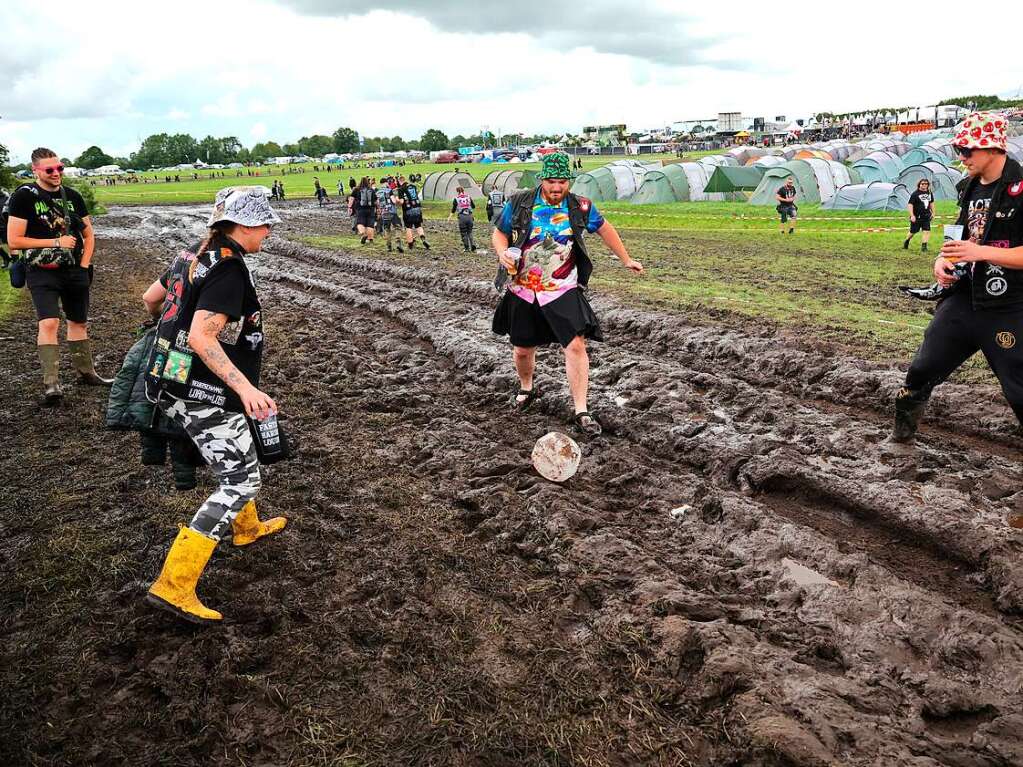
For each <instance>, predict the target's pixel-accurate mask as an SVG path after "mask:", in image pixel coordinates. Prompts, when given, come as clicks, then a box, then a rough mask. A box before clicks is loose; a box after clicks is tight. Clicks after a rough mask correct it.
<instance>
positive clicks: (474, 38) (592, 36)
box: [0, 0, 1023, 161]
mask: <svg viewBox="0 0 1023 767" xmlns="http://www.w3.org/2000/svg"><path fill="white" fill-rule="evenodd" d="M696 5H697V4H696V3H683V2H663V1H659V2H632V3H623V2H621V1H620V0H587V1H586V2H584V3H571V4H564V5H561V6H559V5H558V4H557V3H556V2H552V0H543V2H541V1H540V0H515V1H514V2H508V0H503V1H502V2H488V1H487V0H480V1H479V2H475V3H474V2H466V1H465V0H461V1H460V2H449V1H448V0H434V1H433V2H418V1H416V0H394V1H393V2H391V3H386V4H377V3H376V2H374V0H360V1H359V2H349V1H348V0H245V1H244V2H242V1H241V0H218V1H217V2H211V1H210V0H201V1H200V0H177V1H176V2H174V3H171V4H167V3H159V4H150V3H140V2H137V1H136V2H131V3H127V2H123V3H122V2H103V1H102V0H97V1H96V2H92V3H83V2H81V0H74V2H71V1H68V0H47V2H45V3H36V4H32V3H14V2H2V3H0V30H3V43H2V44H0V78H2V80H3V86H2V87H0V116H2V119H0V143H3V144H5V145H7V146H8V147H9V148H10V149H11V152H12V156H13V159H14V160H15V161H24V160H26V159H27V155H28V153H29V152H30V151H31V149H32V148H33V147H35V146H39V145H45V146H50V147H51V148H53V149H55V150H56V151H58V152H59V153H60V154H62V155H64V156H70V157H72V158H73V157H74V156H76V155H77V154H78V153H80V152H81V150H82V149H84V148H86V147H87V146H89V145H91V144H98V145H99V146H101V147H102V148H103V149H104V150H105V151H106V152H107V153H108V154H112V155H120V156H127V155H128V154H129V153H130V152H131V151H133V150H135V149H137V147H138V145H139V143H140V140H141V139H142V138H144V137H145V136H148V135H150V134H152V133H159V132H169V133H178V132H184V133H190V134H192V135H193V136H195V137H197V138H202V137H203V136H205V135H207V134H212V135H214V136H226V135H234V136H237V137H238V138H239V139H240V140H241V141H242V143H243V144H245V145H246V146H252V144H254V143H255V142H257V141H262V140H267V139H273V140H276V141H278V142H281V143H284V142H290V141H294V140H296V139H298V138H299V137H300V136H303V135H311V134H313V133H325V134H330V133H332V132H333V131H334V130H335V129H336V128H337V127H339V126H341V125H347V126H350V127H352V128H355V129H356V130H357V131H359V132H360V133H362V134H363V135H388V136H393V135H401V136H403V137H405V138H407V139H412V138H418V137H419V136H420V135H421V134H422V132H423V131H424V130H426V129H427V128H434V127H435V128H440V129H441V130H443V131H445V132H446V133H447V134H448V135H455V134H458V133H461V134H465V135H470V134H472V133H476V132H477V131H478V130H479V129H480V128H481V127H483V126H488V127H489V128H490V129H491V130H493V131H495V132H497V131H501V132H517V131H523V132H526V133H538V132H542V133H555V132H563V131H572V132H579V131H580V130H581V128H582V127H583V126H584V125H590V124H607V123H625V124H627V125H628V126H629V129H630V130H641V131H645V130H648V129H650V128H654V127H658V126H665V125H667V124H670V123H671V122H674V121H676V120H684V119H695V118H706V117H712V116H715V115H716V114H717V113H718V112H723V111H741V112H742V113H743V114H744V115H746V116H747V117H754V116H764V117H768V118H769V119H770V118H773V117H774V116H775V115H785V116H786V117H788V118H790V119H791V118H793V117H802V116H807V115H809V114H811V113H813V112H816V111H822V110H827V111H834V112H845V111H853V110H864V109H868V108H870V107H872V106H883V105H892V104H920V105H923V104H928V103H933V101H934V100H937V99H939V98H943V97H949V96H954V95H957V94H972V93H1003V94H1004V93H1012V94H1015V93H1016V91H1017V90H1018V89H1020V88H1023V56H1021V54H1020V46H1019V42H1018V37H1019V25H1018V24H1017V23H1016V22H1012V23H999V22H998V15H999V11H998V10H997V7H996V6H999V5H1000V4H997V3H996V4H992V5H991V6H989V7H987V9H986V10H985V11H984V13H983V14H982V19H981V20H980V21H979V22H978V23H977V24H970V25H965V26H963V27H962V28H961V29H962V31H961V32H960V31H959V30H960V27H959V22H958V19H959V17H960V16H961V15H962V14H963V13H964V6H963V5H962V4H961V3H958V4H952V3H950V2H932V1H928V2H909V3H895V2H891V0H886V2H877V1H876V0H862V1H861V2H859V3H852V4H847V3H843V4H841V5H842V8H838V7H835V6H836V5H837V4H831V3H812V4H806V3H792V2H789V3H786V2H781V1H780V0H775V2H762V1H761V2H755V3H753V2H750V3H746V2H743V1H741V0H740V1H737V0H732V2H727V3H725V2H719V3H700V4H699V8H697V7H695V6H696ZM1011 6H1012V4H1011V3H1006V4H1005V6H1004V7H1005V8H1008V7H1011ZM1003 16H1004V14H1003ZM1004 20H1005V21H1006V22H1008V19H1007V18H1005V19H1004ZM981 33H982V34H983V35H984V36H985V37H984V39H983V41H982V42H978V43H977V48H975V49H973V50H971V48H973V45H974V43H973V40H972V38H971V35H980V34H981Z"/></svg>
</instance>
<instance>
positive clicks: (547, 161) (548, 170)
mask: <svg viewBox="0 0 1023 767" xmlns="http://www.w3.org/2000/svg"><path fill="white" fill-rule="evenodd" d="M536 177H537V178H538V179H540V180H543V179H545V178H572V171H571V170H570V169H569V167H568V155H567V154H565V153H564V152H551V153H550V154H547V155H544V157H543V166H542V167H541V168H540V172H539V173H538V174H537V175H536Z"/></svg>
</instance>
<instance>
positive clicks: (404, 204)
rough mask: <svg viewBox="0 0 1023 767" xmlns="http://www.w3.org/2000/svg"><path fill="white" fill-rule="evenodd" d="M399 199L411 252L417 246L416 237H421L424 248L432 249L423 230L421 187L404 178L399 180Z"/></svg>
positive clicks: (402, 220)
mask: <svg viewBox="0 0 1023 767" xmlns="http://www.w3.org/2000/svg"><path fill="white" fill-rule="evenodd" d="M398 199H399V200H401V222H402V224H403V225H404V226H405V240H406V242H407V243H408V247H409V250H412V249H413V248H414V247H415V246H416V235H419V239H420V241H421V242H422V243H423V247H424V248H426V249H427V250H429V249H430V243H428V242H427V241H426V232H425V231H424V229H423V200H422V198H421V197H420V196H419V187H418V186H416V185H415V183H413V182H411V181H406V180H405V177H404V176H402V177H401V178H400V179H399V180H398Z"/></svg>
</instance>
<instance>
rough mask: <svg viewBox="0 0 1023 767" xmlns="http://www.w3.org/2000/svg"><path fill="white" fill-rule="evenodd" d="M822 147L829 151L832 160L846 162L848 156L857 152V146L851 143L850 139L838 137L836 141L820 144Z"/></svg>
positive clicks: (823, 149)
mask: <svg viewBox="0 0 1023 767" xmlns="http://www.w3.org/2000/svg"><path fill="white" fill-rule="evenodd" d="M820 149H821V150H822V151H824V152H827V153H828V154H829V155H830V156H831V159H832V160H838V161H839V162H845V160H846V158H847V157H849V155H851V154H852V153H853V152H855V151H856V149H857V147H856V145H855V144H850V143H849V142H848V141H842V140H841V139H836V140H834V141H825V142H824V143H823V144H821V145H820Z"/></svg>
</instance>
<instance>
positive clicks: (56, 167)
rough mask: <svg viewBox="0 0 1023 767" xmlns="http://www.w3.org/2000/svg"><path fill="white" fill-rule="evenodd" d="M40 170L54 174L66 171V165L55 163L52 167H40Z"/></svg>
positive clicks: (47, 173) (49, 174)
mask: <svg viewBox="0 0 1023 767" xmlns="http://www.w3.org/2000/svg"><path fill="white" fill-rule="evenodd" d="M40 170H41V171H42V172H43V173H45V174H46V175H47V176H52V175H53V174H54V173H63V172H64V166H63V165H54V166H53V167H52V168H40Z"/></svg>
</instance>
